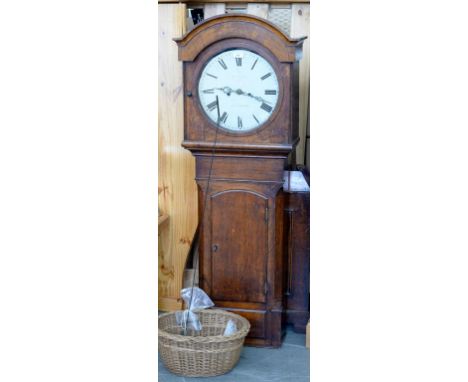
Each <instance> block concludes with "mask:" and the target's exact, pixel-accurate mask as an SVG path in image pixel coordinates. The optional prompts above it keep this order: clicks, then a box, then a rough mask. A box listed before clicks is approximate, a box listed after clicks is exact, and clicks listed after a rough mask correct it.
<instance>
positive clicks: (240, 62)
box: [236, 57, 242, 66]
mask: <svg viewBox="0 0 468 382" xmlns="http://www.w3.org/2000/svg"><path fill="white" fill-rule="evenodd" d="M236 64H237V66H242V57H236Z"/></svg>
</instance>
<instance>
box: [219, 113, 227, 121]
mask: <svg viewBox="0 0 468 382" xmlns="http://www.w3.org/2000/svg"><path fill="white" fill-rule="evenodd" d="M227 117H228V115H227V113H226V112H224V113H223V115H222V116H221V118H220V120H219V121H220V122H222V123H226V120H227Z"/></svg>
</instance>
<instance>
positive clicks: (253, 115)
mask: <svg viewBox="0 0 468 382" xmlns="http://www.w3.org/2000/svg"><path fill="white" fill-rule="evenodd" d="M252 117H254V119H255V120H256V121H257V123H260V121H259V120H258V119H257V117H256V116H255V114H252Z"/></svg>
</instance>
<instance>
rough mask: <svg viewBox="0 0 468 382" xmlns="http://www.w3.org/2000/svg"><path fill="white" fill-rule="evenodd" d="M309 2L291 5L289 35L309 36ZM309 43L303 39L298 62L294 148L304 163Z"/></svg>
mask: <svg viewBox="0 0 468 382" xmlns="http://www.w3.org/2000/svg"><path fill="white" fill-rule="evenodd" d="M309 20H310V6H309V4H292V5H291V37H302V36H307V37H308V36H309V33H310V27H309V25H310V24H309ZM309 63H310V43H309V39H306V40H305V41H304V45H303V56H302V59H301V61H300V63H299V137H300V139H301V140H300V141H299V144H298V145H297V149H296V160H297V163H298V164H304V153H305V144H306V135H307V123H308V115H309V89H310V87H309V79H310V67H309Z"/></svg>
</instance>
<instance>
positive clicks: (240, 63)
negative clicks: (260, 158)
mask: <svg viewBox="0 0 468 382" xmlns="http://www.w3.org/2000/svg"><path fill="white" fill-rule="evenodd" d="M278 95H279V87H278V78H277V77H276V73H275V71H274V69H273V67H272V66H271V65H270V63H269V62H268V61H267V60H265V59H264V58H263V57H261V56H259V55H258V54H256V53H253V52H251V51H249V50H245V49H233V50H228V51H225V52H222V53H220V54H218V55H217V56H215V57H213V58H211V59H210V60H209V61H208V63H207V64H206V66H205V68H204V69H203V71H202V74H201V76H200V80H199V82H198V97H199V100H200V104H201V107H202V108H203V110H204V111H205V113H206V115H207V116H208V118H210V119H211V120H212V121H213V122H214V123H217V122H218V110H217V109H218V105H217V103H216V96H218V100H219V116H220V121H219V125H220V126H221V127H223V128H225V129H227V130H230V131H232V132H246V131H250V130H253V129H256V128H257V127H259V126H261V125H263V124H264V123H265V122H266V121H267V120H268V119H269V118H270V116H271V115H272V113H273V111H274V109H275V107H276V104H277V103H278Z"/></svg>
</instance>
